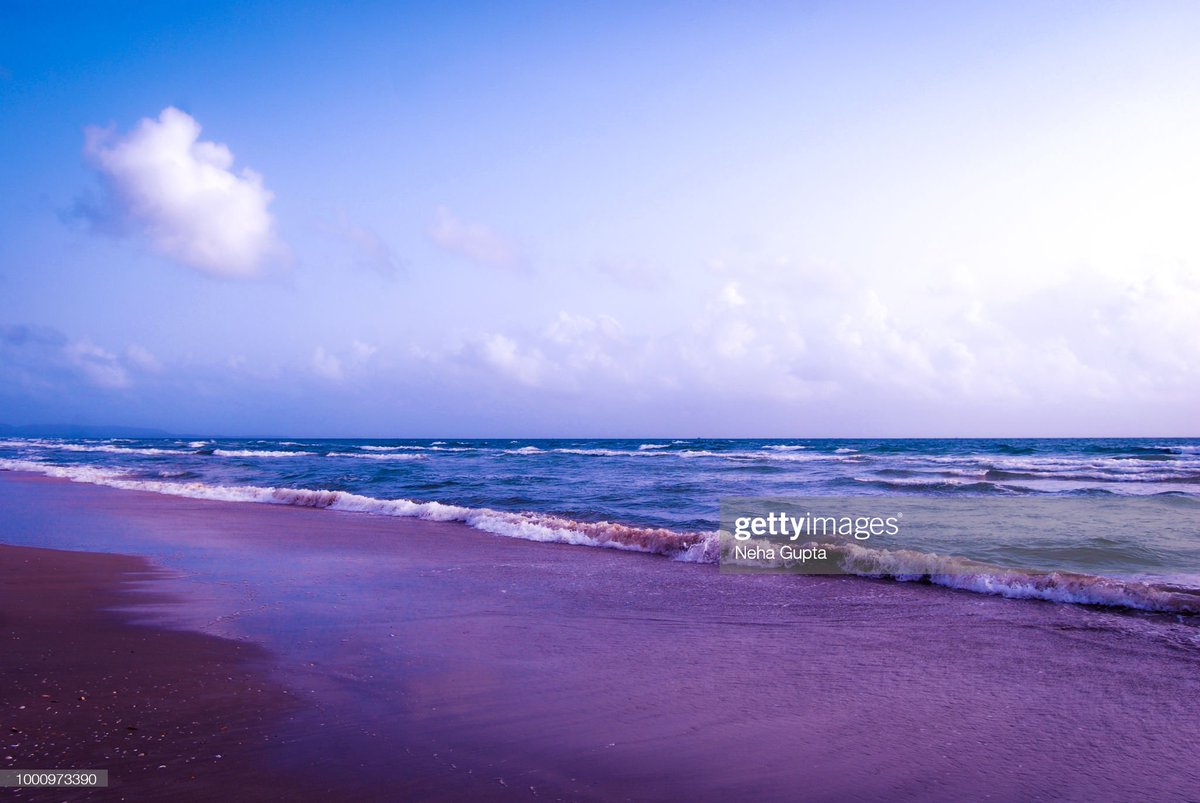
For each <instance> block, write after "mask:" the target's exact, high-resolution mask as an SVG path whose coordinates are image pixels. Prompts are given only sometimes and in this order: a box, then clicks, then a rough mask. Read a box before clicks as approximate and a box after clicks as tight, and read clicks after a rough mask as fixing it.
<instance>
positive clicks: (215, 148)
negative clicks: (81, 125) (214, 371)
mask: <svg viewBox="0 0 1200 803" xmlns="http://www.w3.org/2000/svg"><path fill="white" fill-rule="evenodd" d="M199 136H200V124H199V123H197V122H196V121H195V120H194V119H193V118H192V117H191V116H190V115H188V114H186V113H184V112H182V111H180V110H179V109H176V108H174V107H167V108H166V109H163V111H162V113H161V114H159V116H158V119H157V120H152V119H149V118H144V119H142V120H141V121H140V122H139V123H138V124H137V126H136V127H135V128H134V130H133V131H132V132H130V133H129V134H128V135H125V136H119V135H117V134H116V132H115V131H114V130H113V129H111V128H109V129H100V128H96V127H89V128H88V129H87V131H86V144H85V147H84V152H85V154H86V155H87V157H88V159H89V161H90V162H91V163H92V165H93V166H94V167H95V168H96V170H97V171H98V172H99V173H100V175H101V177H102V178H103V180H104V182H105V185H106V187H107V189H108V190H109V193H110V198H109V201H110V204H111V208H110V209H108V210H106V214H109V215H116V216H118V217H119V218H121V219H123V220H124V221H125V222H127V223H128V224H132V225H133V226H135V227H136V228H138V229H140V230H141V232H142V233H143V234H144V235H145V236H146V237H147V238H148V239H149V241H150V243H151V245H152V247H153V248H154V250H155V251H157V252H158V253H160V254H162V255H164V256H167V257H170V258H171V259H174V260H176V261H177V262H180V263H183V264H184V265H188V266H190V267H193V268H195V269H197V270H200V271H202V272H204V273H208V274H211V275H214V276H221V277H226V278H244V277H249V276H254V275H257V274H258V273H259V272H260V271H261V270H262V269H263V267H264V266H265V264H266V263H267V262H268V261H270V260H271V259H272V258H274V257H279V256H281V255H282V254H283V247H282V245H281V243H280V242H279V240H278V238H277V236H276V234H275V227H274V221H273V219H272V217H271V213H270V211H269V210H268V207H269V206H270V203H271V200H272V199H273V198H274V194H273V193H272V192H271V191H270V190H268V189H267V188H266V187H264V186H263V181H262V177H261V176H260V175H258V174H257V173H255V172H254V171H253V170H250V169H249V168H242V169H241V170H240V171H237V172H234V170H233V161H234V158H233V153H232V152H231V151H230V150H229V148H228V147H226V146H225V145H222V144H218V143H216V142H211V141H200V140H199Z"/></svg>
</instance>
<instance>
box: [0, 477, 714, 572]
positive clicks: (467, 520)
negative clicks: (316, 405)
mask: <svg viewBox="0 0 1200 803" xmlns="http://www.w3.org/2000/svg"><path fill="white" fill-rule="evenodd" d="M356 456H358V457H364V456H365V455H356ZM0 469H8V470H11V471H33V472H37V473H40V474H45V475H47V476H50V477H59V478H61V479H68V480H73V481H75V482H86V483H91V484H94V485H106V486H109V487H112V488H120V489H123V490H129V491H148V492H150V493H159V494H166V495H169V496H183V497H188V498H191V499H209V500H213V501H221V502H257V503H263V504H272V505H294V506H297V507H313V508H326V509H329V510H340V511H348V512H355V513H371V514H375V515H380V516H400V517H407V518H417V519H427V520H430V521H457V522H462V523H464V524H466V525H468V526H470V527H474V528H475V529H477V530H483V531H484V532H489V533H493V534H495V535H503V536H507V537H509V538H521V539H524V540H527V541H540V542H543V543H559V544H577V545H580V546H592V547H607V548H610V549H623V550H627V551H631V552H649V553H652V554H656V555H664V556H666V557H670V558H675V559H677V560H683V561H692V562H702V563H714V562H716V559H717V553H716V546H717V541H716V538H715V535H713V534H705V533H680V532H675V531H674V530H668V529H665V528H662V527H632V526H629V525H625V524H615V523H612V522H607V521H600V522H585V521H575V520H573V519H568V518H564V517H561V516H554V515H550V514H545V513H512V512H508V511H501V510H491V509H488V508H469V507H461V506H458V505H446V504H442V503H441V502H414V501H412V500H410V499H376V498H374V497H370V496H361V495H359V494H354V493H349V492H348V491H328V490H311V489H305V488H264V487H260V486H257V485H208V484H205V483H201V482H187V483H182V482H164V481H162V480H150V479H136V478H131V477H130V476H129V475H127V474H124V473H122V472H119V471H115V470H113V469H106V468H95V467H87V466H55V465H50V464H46V463H34V462H31V461H27V460H0Z"/></svg>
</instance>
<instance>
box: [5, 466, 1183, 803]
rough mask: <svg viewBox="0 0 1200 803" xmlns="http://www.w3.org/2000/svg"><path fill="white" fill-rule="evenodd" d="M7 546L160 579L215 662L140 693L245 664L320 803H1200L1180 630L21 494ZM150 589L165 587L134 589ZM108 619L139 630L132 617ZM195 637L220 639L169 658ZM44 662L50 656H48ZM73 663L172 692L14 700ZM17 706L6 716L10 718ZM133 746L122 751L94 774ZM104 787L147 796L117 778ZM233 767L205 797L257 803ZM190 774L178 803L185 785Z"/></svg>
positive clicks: (41, 607) (37, 483)
mask: <svg viewBox="0 0 1200 803" xmlns="http://www.w3.org/2000/svg"><path fill="white" fill-rule="evenodd" d="M0 541H2V542H5V543H9V544H22V545H27V546H43V547H54V548H58V549H72V550H91V551H102V552H103V551H108V552H119V553H127V554H133V555H142V556H145V557H146V558H148V559H149V560H151V561H152V562H153V563H154V564H155V565H157V566H161V567H165V568H167V569H169V570H170V573H169V574H161V573H159V574H155V575H154V578H153V579H150V580H143V581H142V582H140V586H141V587H142V588H143V589H149V590H150V591H151V592H152V593H149V594H147V592H146V591H145V590H143V591H138V592H136V593H137V594H140V595H143V599H142V601H143V602H144V603H146V604H142V605H139V606H138V607H137V609H136V610H137V611H139V613H137V614H136V615H135V616H134V617H133V618H134V619H135V620H137V621H139V622H141V624H139V625H136V626H134V627H135V628H141V629H142V630H144V631H145V632H146V633H153V634H157V635H154V636H149V635H147V636H145V637H146V638H150V639H153V638H164V637H171V638H179V639H200V640H203V641H205V643H209V642H211V643H212V645H211V649H212V653H211V654H205V655H203V656H201V657H200V658H197V659H196V660H189V661H184V662H181V661H177V660H176V659H175V653H176V651H175V650H174V649H159V648H155V649H147V650H146V653H145V656H144V659H143V660H140V661H139V666H142V667H145V668H146V669H145V671H152V672H161V673H162V674H161V676H160V677H161V678H162V679H163V680H162V682H163V683H181V684H184V685H185V686H186V684H187V682H188V681H187V678H188V677H189V675H188V673H189V672H194V673H196V677H195V681H196V682H197V683H199V682H201V681H202V680H203V679H204V678H208V680H209V681H211V682H212V683H214V684H216V685H215V686H212V687H209V688H211V693H212V698H213V699H224V696H225V695H226V694H233V693H234V691H235V689H234V688H233V686H232V685H226V684H227V683H228V681H221V680H220V679H219V678H220V676H224V677H230V675H229V672H228V667H229V664H228V663H222V662H228V661H230V660H232V661H234V662H235V666H236V671H237V672H240V673H245V674H241V675H234V676H233V677H236V678H239V682H238V683H237V684H234V685H236V686H238V687H239V688H240V687H242V686H246V687H247V688H259V689H263V691H262V692H261V693H256V694H259V695H260V696H259V697H253V698H251V697H242V698H241V700H242V702H240V703H239V704H237V705H231V707H230V708H229V709H228V710H229V711H231V712H239V711H240V712H241V713H242V715H243V718H242V719H241V720H239V721H238V727H239V728H240V730H238V735H239V738H240V739H241V740H242V741H241V743H240V745H234V746H233V747H231V748H230V753H232V755H233V756H234V757H235V758H236V759H237V761H238V762H241V766H243V767H250V768H252V769H253V772H254V773H257V775H256V776H255V777H260V778H279V779H284V780H286V781H289V782H292V783H297V784H299V785H300V788H303V789H306V790H308V791H309V792H310V793H313V794H314V796H316V793H318V792H320V793H322V794H336V793H341V794H342V795H344V796H349V797H359V798H364V799H461V798H472V799H474V798H486V799H531V800H532V799H570V800H574V799H595V800H619V799H641V800H646V799H649V800H717V799H721V800H724V799H731V798H733V799H767V800H783V799H797V798H802V799H806V800H830V801H832V800H897V799H900V800H904V799H908V800H931V799H932V800H959V799H989V800H1013V801H1017V800H1021V801H1024V800H1051V799H1053V800H1097V799H1105V800H1109V799H1157V800H1188V799H1194V798H1195V792H1194V790H1195V789H1196V788H1200V755H1198V752H1197V750H1196V746H1197V745H1198V744H1200V718H1197V717H1195V716H1194V714H1193V712H1192V709H1193V708H1194V704H1195V700H1196V699H1197V697H1198V695H1200V647H1198V640H1197V628H1196V627H1195V626H1194V624H1192V623H1191V622H1188V621H1179V620H1176V619H1174V618H1170V617H1163V616H1150V615H1132V614H1123V613H1116V612H1111V611H1105V610H1097V609H1086V608H1082V607H1078V606H1069V605H1060V604H1053V603H1041V602H1019V601H1012V600H1004V599H999V598H991V597H985V596H981V595H977V594H971V593H967V592H956V591H950V590H946V589H941V588H935V587H927V586H916V585H904V584H896V583H889V582H882V581H881V582H875V581H869V580H863V579H858V578H813V577H809V578H798V577H784V576H776V575H772V576H727V575H721V574H719V573H718V572H717V571H716V569H715V567H711V566H699V565H687V564H679V563H674V562H671V561H668V560H665V559H663V558H657V557H653V556H646V555H638V554H629V553H619V552H615V551H611V550H598V549H590V548H586V547H567V546H559V545H547V544H536V543H530V542H524V541H519V540H514V539H506V538H501V537H497V536H492V535H487V534H484V533H480V532H478V531H474V530H471V529H469V528H466V527H464V526H461V525H457V524H445V523H432V522H421V521H414V520H407V519H395V518H384V517H373V516H366V515H358V514H348V513H335V512H331V511H320V510H310V509H301V508H288V507H276V506H268V505H253V504H236V503H224V502H211V501H198V500H191V499H182V498H171V497H162V496H156V495H153V494H146V493H139V492H130V491H118V490H114V489H109V488H100V487H94V486H86V485H78V484H71V483H67V482H63V481H57V480H48V479H45V478H34V477H31V476H28V475H18V474H14V473H5V472H0ZM12 554H15V553H11V552H7V551H6V552H3V553H0V561H3V564H4V565H5V566H7V565H9V564H10V561H11V560H12V558H10V557H9V556H10V555H12ZM80 560H83V558H81V559H80ZM88 560H92V561H96V560H97V559H95V558H88ZM115 560H119V561H126V560H128V559H124V558H120V559H115ZM102 563H104V561H100V563H93V564H89V565H97V566H99V565H101V564H102ZM114 565H115V564H114ZM131 569H132V570H133V571H136V572H143V571H145V566H144V565H143V564H131V563H123V564H122V569H121V571H122V572H128V571H130V570H131ZM111 570H112V566H110V567H109V568H108V569H104V570H102V571H111ZM89 571H92V570H89ZM96 571H101V570H96ZM39 572H41V573H42V574H43V575H45V574H47V570H39V569H37V568H36V567H33V568H30V569H28V571H27V572H26V576H27V577H31V578H32V577H35V576H38V574H39ZM110 579H111V578H110ZM62 582H63V583H64V584H65V585H67V586H72V585H78V584H79V583H84V584H86V583H89V582H92V581H91V580H78V579H75V580H70V581H66V580H64V581H62ZM105 582H108V581H105ZM30 585H31V583H30V582H26V587H27V588H28V587H30ZM31 594H32V596H30V595H29V594H19V595H18V597H19V598H20V599H24V600H25V602H24V603H22V604H26V606H27V607H30V608H32V609H33V610H35V611H52V610H54V609H55V606H57V605H59V604H60V603H59V600H60V599H62V597H61V595H55V594H52V593H49V592H48V591H45V590H38V591H37V592H36V593H33V592H31ZM3 599H4V602H3V604H4V606H5V607H4V608H0V610H3V611H4V615H5V616H6V619H7V618H8V617H11V613H10V611H9V608H8V605H9V604H10V603H9V602H8V598H7V597H5V598H3ZM171 600H175V601H171ZM118 604H122V605H124V604H126V603H124V602H122V603H118ZM108 605H109V603H105V605H104V607H107V606H108ZM46 615H50V614H46ZM97 616H101V617H102V618H103V617H111V618H112V621H113V622H114V624H113V625H112V626H113V627H123V628H130V627H131V625H129V624H128V623H127V621H128V618H129V614H126V615H125V617H124V619H122V618H120V617H113V615H112V614H102V615H101V614H97ZM123 622H124V623H123ZM182 626H187V627H190V628H193V629H199V630H202V631H203V632H204V633H205V634H206V635H197V634H196V633H193V632H178V631H174V630H170V629H168V628H171V627H182ZM33 632H34V633H35V634H37V633H40V632H41V631H38V630H37V629H36V628H35V629H34V631H33ZM217 636H221V637H224V638H216V637H217ZM32 637H33V638H35V639H37V638H40V639H41V642H40V643H41V645H42V646H41V649H45V648H47V646H48V645H49V644H51V643H53V642H55V641H56V640H55V639H54V637H53V636H49V635H46V634H44V633H42V634H41V635H34V636H32ZM57 641H58V643H60V644H61V643H62V640H61V639H59V640H57ZM238 648H240V651H241V655H240V656H239V655H238ZM22 649H29V650H33V651H34V652H36V650H37V649H38V648H36V647H25V648H22ZM60 649H61V648H60ZM230 649H233V650H234V652H233V653H229V652H228V651H229V650H230ZM30 654H33V653H30ZM60 661H62V662H65V663H67V664H72V662H73V664H72V665H74V666H76V667H77V669H78V671H84V672H87V671H93V670H94V671H95V672H96V673H97V674H98V675H99V676H104V675H105V674H107V675H109V676H111V677H113V678H114V679H115V680H117V681H118V683H117V686H118V688H117V689H115V690H116V691H118V696H120V695H121V694H124V693H128V694H129V696H130V697H134V698H138V699H145V695H146V694H147V691H146V690H147V689H153V688H155V687H154V686H153V685H152V684H151V685H147V684H139V683H135V682H133V681H131V680H128V679H126V678H124V677H123V676H120V675H117V674H116V670H110V669H105V668H104V667H103V664H102V663H98V662H97V661H94V660H93V656H92V655H91V653H90V652H89V651H88V650H86V649H83V650H79V649H74V648H72V649H71V650H65V651H62V655H61V656H60V657H59V658H57V659H56V660H55V661H54V662H52V663H50V664H49V665H48V666H47V667H46V668H44V669H42V670H37V669H31V668H30V667H29V666H28V665H27V664H14V663H13V662H11V661H10V660H9V658H7V657H4V658H0V668H2V670H3V675H4V677H3V681H4V684H5V688H6V689H7V688H11V687H12V686H13V684H20V686H21V688H26V687H34V686H36V685H38V684H42V681H43V680H44V679H49V680H48V681H47V682H51V683H55V684H57V685H58V686H59V687H60V688H63V689H67V690H71V687H72V686H75V685H78V683H77V682H76V681H75V680H72V679H70V678H71V676H70V673H69V671H67V670H66V669H62V668H60V666H59V662H60ZM218 666H221V667H224V668H223V669H220V670H218V669H217V668H216V667H218ZM39 671H40V672H41V674H40V675H39V674H38V672H39ZM72 671H75V670H72ZM80 688H83V687H80ZM284 692H287V693H286V694H285V693H284ZM24 693H25V694H26V695H28V694H29V693H30V691H26V692H24ZM4 694H7V692H4ZM187 697H188V696H187V695H165V696H162V697H160V698H155V699H159V700H160V705H159V707H160V709H161V710H162V712H163V713H162V716H163V717H166V718H167V719H168V720H170V719H172V718H174V720H175V721H178V722H187V723H190V722H193V721H197V720H195V719H194V717H195V714H194V711H195V709H188V707H187V704H186V700H187ZM176 703H178V704H176ZM212 704H213V703H212V702H211V701H210V702H209V703H207V704H206V706H209V705H212ZM0 705H2V707H3V708H2V710H3V712H4V716H5V717H6V719H8V718H11V717H12V716H14V714H13V711H12V706H11V705H10V700H9V699H8V697H7V696H6V697H4V698H3V700H0ZM202 707H204V706H202ZM26 710H29V709H26ZM205 710H208V709H207V707H205ZM21 713H24V712H23V711H22V712H21ZM53 716H54V715H53V714H50V713H46V714H44V715H41V716H39V717H33V718H31V720H30V721H29V722H27V723H26V724H25V725H24V726H23V727H34V726H39V723H43V724H42V725H41V726H42V727H46V726H45V725H44V723H45V722H51V723H52V722H53V721H54V720H53ZM217 718H218V719H219V717H217ZM205 721H207V720H205ZM5 727H6V728H7V727H8V725H7V724H6V723H5ZM160 730H161V726H160ZM202 730H204V729H202ZM77 735H80V736H82V735H83V734H82V732H80V733H79V734H77ZM267 737H270V738H267ZM174 743H175V744H176V745H177V747H178V749H176V750H175V752H176V753H178V754H179V755H183V754H184V753H188V751H187V750H186V749H183V747H184V745H185V744H188V743H187V741H186V739H180V740H177V741H176V742H174ZM118 744H120V743H119V742H117V741H115V740H113V737H112V736H111V734H109V735H107V736H103V737H102V738H101V740H100V743H99V744H98V745H97V746H96V747H95V748H93V747H92V746H87V747H86V749H87V750H92V749H104V748H108V749H114V748H113V746H114V745H118ZM75 749H79V750H83V749H85V747H84V746H79V747H77V748H75ZM215 752H220V751H215ZM4 755H7V753H5V754H4ZM188 755H190V753H188ZM222 755H223V756H225V758H223V759H221V762H226V761H228V759H229V757H230V756H229V754H225V753H222ZM88 757H89V759H92V760H89V761H87V762H85V763H87V764H89V765H90V766H89V768H98V769H104V768H108V769H110V770H113V773H112V774H113V776H114V777H115V776H117V775H121V776H122V777H123V778H127V779H128V780H129V783H131V784H133V783H135V782H138V781H137V780H136V779H137V778H138V777H139V776H138V775H137V774H136V773H134V772H133V770H132V769H129V770H125V769H123V768H124V767H125V765H118V764H117V763H114V762H115V761H116V759H113V760H110V761H108V762H102V761H99V760H96V759H95V758H94V755H93V754H89V756H88ZM121 760H122V761H124V760H128V759H126V758H122V759H121ZM158 763H160V764H161V763H163V762H161V761H159V762H158ZM3 766H13V767H15V766H22V765H21V763H20V762H17V763H13V762H10V761H6V762H5V763H4V764H3ZM81 766H82V765H81ZM233 767H234V765H233V764H229V763H221V764H219V765H217V764H214V763H212V762H210V763H207V764H205V765H204V772H203V773H194V774H197V775H198V776H200V777H204V778H207V779H209V780H210V781H214V780H215V781H218V782H219V781H220V780H221V779H226V780H227V781H228V782H229V783H232V784H236V783H239V782H240V780H241V779H242V778H243V777H244V776H240V775H239V774H238V772H240V770H235V769H234V768H233ZM118 769H121V770H122V771H121V772H120V773H118V772H117V770H118ZM126 772H128V774H126ZM170 772H171V773H172V777H173V779H177V780H178V781H179V783H181V784H182V783H183V782H184V781H185V780H187V775H188V773H189V772H190V768H189V767H187V766H186V765H183V766H179V767H178V768H175V767H172V769H171V770H170ZM181 788H182V787H181ZM274 791H275V790H271V789H269V788H268V789H263V788H262V787H260V788H258V789H253V790H249V792H247V794H246V795H238V796H241V797H245V796H251V797H253V796H255V795H257V796H259V797H264V798H271V797H272V795H273V793H274ZM275 796H276V797H277V798H283V797H287V795H284V794H279V795H275Z"/></svg>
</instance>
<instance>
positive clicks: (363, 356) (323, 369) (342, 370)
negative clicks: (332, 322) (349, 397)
mask: <svg viewBox="0 0 1200 803" xmlns="http://www.w3.org/2000/svg"><path fill="white" fill-rule="evenodd" d="M378 351H379V347H378V346H373V345H371V344H369V343H364V342H362V341H361V340H355V341H353V342H351V343H350V348H349V349H347V350H346V352H345V353H343V354H342V355H341V356H339V355H338V354H335V353H334V352H332V351H330V350H329V349H327V348H325V347H324V346H317V347H316V349H314V350H313V355H312V359H311V360H310V361H309V365H310V366H311V368H312V370H313V373H315V374H316V375H317V376H319V377H322V378H323V379H328V380H331V381H334V382H340V381H342V380H343V379H345V378H346V371H347V369H353V368H358V367H360V366H362V365H364V364H365V363H366V362H367V361H368V360H370V359H371V358H372V357H374V356H375V354H376V353H378Z"/></svg>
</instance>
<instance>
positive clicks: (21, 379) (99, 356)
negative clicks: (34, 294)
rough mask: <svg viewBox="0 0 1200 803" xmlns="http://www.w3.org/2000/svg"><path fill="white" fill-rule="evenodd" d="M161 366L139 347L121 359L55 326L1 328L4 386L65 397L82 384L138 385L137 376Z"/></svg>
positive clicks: (0, 370)
mask: <svg viewBox="0 0 1200 803" xmlns="http://www.w3.org/2000/svg"><path fill="white" fill-rule="evenodd" d="M160 368H161V366H160V364H159V362H158V360H157V359H156V358H155V357H154V355H152V354H151V353H150V352H149V351H147V350H146V349H144V348H142V347H140V346H130V347H129V348H128V349H127V350H126V351H125V354H124V356H122V355H120V354H118V353H115V352H113V351H110V350H108V349H106V348H104V347H102V346H99V345H97V344H96V343H93V342H91V341H90V340H86V339H81V340H72V339H71V338H68V337H67V336H66V335H64V334H63V333H62V332H60V331H58V330H57V329H53V328H51V327H46V326H31V325H25V324H6V325H0V384H14V385H20V386H23V387H25V388H28V389H40V390H43V391H54V392H56V393H60V394H61V393H63V392H69V389H70V388H71V387H72V386H79V385H81V384H82V385H84V386H91V387H94V388H100V389H103V390H122V389H125V388H128V387H131V386H132V385H133V384H134V377H135V376H136V375H137V374H139V373H149V372H155V371H158V370H160ZM65 389H66V390H65Z"/></svg>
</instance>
